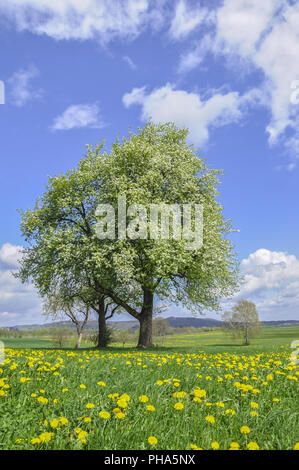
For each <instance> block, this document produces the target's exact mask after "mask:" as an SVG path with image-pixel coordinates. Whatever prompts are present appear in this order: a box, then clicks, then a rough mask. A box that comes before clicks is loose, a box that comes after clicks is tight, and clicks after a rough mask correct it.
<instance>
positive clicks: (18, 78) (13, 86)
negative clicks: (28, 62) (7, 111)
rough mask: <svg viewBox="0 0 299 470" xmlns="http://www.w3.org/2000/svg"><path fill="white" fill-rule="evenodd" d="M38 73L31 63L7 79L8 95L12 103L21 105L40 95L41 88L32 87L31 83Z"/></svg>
mask: <svg viewBox="0 0 299 470" xmlns="http://www.w3.org/2000/svg"><path fill="white" fill-rule="evenodd" d="M38 75H39V70H38V69H37V68H36V67H35V66H33V65H32V66H30V67H29V68H28V69H21V70H19V71H18V72H16V73H14V74H13V76H12V77H11V78H10V79H9V80H8V85H9V86H10V97H11V101H12V103H13V104H15V105H16V106H19V107H21V106H24V105H26V104H27V103H28V102H30V101H32V100H35V99H39V98H40V97H41V96H42V93H43V90H41V89H34V88H33V87H32V84H31V82H32V80H33V79H34V78H36V77H38Z"/></svg>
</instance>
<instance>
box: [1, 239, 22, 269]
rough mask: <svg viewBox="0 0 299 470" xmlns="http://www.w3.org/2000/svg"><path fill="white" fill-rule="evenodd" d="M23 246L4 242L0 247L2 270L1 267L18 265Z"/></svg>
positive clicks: (7, 267) (11, 267)
mask: <svg viewBox="0 0 299 470" xmlns="http://www.w3.org/2000/svg"><path fill="white" fill-rule="evenodd" d="M22 248H23V247H21V246H15V245H11V244H10V243H4V245H2V247H1V248H0V270H1V268H6V269H9V268H10V269H14V268H16V267H17V266H18V261H19V259H20V256H21V254H20V251H21V250H22Z"/></svg>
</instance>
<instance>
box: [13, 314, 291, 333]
mask: <svg viewBox="0 0 299 470" xmlns="http://www.w3.org/2000/svg"><path fill="white" fill-rule="evenodd" d="M166 320H167V321H168V324H169V326H170V327H172V328H186V327H187V328H190V327H193V328H207V327H209V328H217V327H218V328H219V327H221V326H222V321H221V320H215V319H214V318H204V317H200V318H195V317H168V318H166ZM107 323H108V325H109V326H110V327H111V328H115V329H116V330H132V331H134V330H136V329H137V328H138V327H139V322H138V321H137V320H127V321H121V320H120V321H108V322H107ZM262 324H263V325H264V326H294V325H299V320H275V321H274V320H273V321H264V322H262ZM50 327H59V328H72V329H74V325H73V324H72V322H71V321H69V320H65V321H56V322H51V323H44V324H43V325H39V324H32V325H16V326H12V327H9V329H14V330H26V331H32V330H37V329H43V328H50ZM97 327H98V322H97V321H96V320H90V321H89V322H88V323H87V325H86V329H93V330H96V329H97Z"/></svg>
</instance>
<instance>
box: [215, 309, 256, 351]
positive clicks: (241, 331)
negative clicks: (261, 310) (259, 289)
mask: <svg viewBox="0 0 299 470" xmlns="http://www.w3.org/2000/svg"><path fill="white" fill-rule="evenodd" d="M222 319H223V323H224V329H225V331H226V332H228V333H229V334H231V336H232V337H233V338H236V337H241V338H243V339H244V344H245V345H246V346H247V345H248V344H249V339H250V338H252V337H254V336H256V335H257V334H258V332H259V330H260V326H261V325H260V322H259V316H258V312H257V310H256V306H255V304H254V303H253V302H249V301H248V300H239V302H238V303H237V304H236V305H235V306H234V307H233V308H232V310H231V311H228V312H225V313H224V314H223V317H222Z"/></svg>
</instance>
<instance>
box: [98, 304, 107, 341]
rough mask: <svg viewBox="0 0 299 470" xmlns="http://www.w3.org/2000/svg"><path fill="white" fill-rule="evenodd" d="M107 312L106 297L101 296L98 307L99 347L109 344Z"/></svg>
mask: <svg viewBox="0 0 299 470" xmlns="http://www.w3.org/2000/svg"><path fill="white" fill-rule="evenodd" d="M105 313H106V312H105V298H104V297H100V299H99V309H98V326H99V331H98V345H97V346H98V348H105V347H106V346H107V337H106V317H105Z"/></svg>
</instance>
